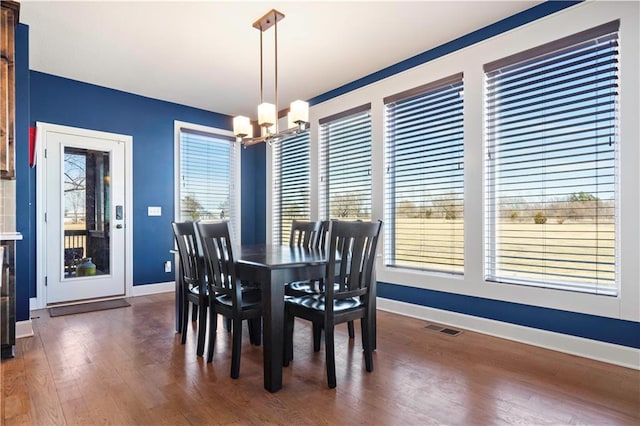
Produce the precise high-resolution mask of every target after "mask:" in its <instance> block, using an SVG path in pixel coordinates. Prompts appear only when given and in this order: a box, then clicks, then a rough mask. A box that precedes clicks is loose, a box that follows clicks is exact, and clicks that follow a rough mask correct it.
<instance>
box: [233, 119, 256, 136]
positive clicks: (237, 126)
mask: <svg viewBox="0 0 640 426" xmlns="http://www.w3.org/2000/svg"><path fill="white" fill-rule="evenodd" d="M233 134H234V135H236V136H239V137H241V138H252V137H253V126H252V125H251V120H249V117H244V116H242V115H239V116H237V117H234V118H233Z"/></svg>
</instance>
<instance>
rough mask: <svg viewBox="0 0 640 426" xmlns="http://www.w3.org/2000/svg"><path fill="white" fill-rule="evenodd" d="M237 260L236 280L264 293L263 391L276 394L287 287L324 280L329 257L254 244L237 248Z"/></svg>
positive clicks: (178, 309)
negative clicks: (247, 283) (257, 288)
mask: <svg viewBox="0 0 640 426" xmlns="http://www.w3.org/2000/svg"><path fill="white" fill-rule="evenodd" d="M234 258H235V263H236V277H237V279H238V280H240V281H245V282H249V283H256V284H259V285H260V287H261V289H262V305H263V326H262V330H263V339H262V342H263V369H264V388H265V389H266V390H268V391H269V392H277V391H278V390H280V389H281V388H282V351H283V343H284V342H283V338H284V287H285V286H284V285H285V283H288V282H292V281H303V280H313V279H320V278H322V277H323V275H324V273H325V268H326V264H327V256H326V254H324V253H323V252H322V250H320V249H312V248H303V247H291V246H288V245H275V244H252V245H242V246H238V247H234ZM178 276H180V273H178ZM180 281H181V280H176V330H177V331H180V318H182V306H183V304H182V291H181V287H180V286H181V285H182V284H181V282H180Z"/></svg>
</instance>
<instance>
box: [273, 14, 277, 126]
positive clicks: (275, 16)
mask: <svg viewBox="0 0 640 426" xmlns="http://www.w3.org/2000/svg"><path fill="white" fill-rule="evenodd" d="M273 18H274V19H275V21H276V22H275V28H274V29H275V61H274V62H275V68H276V69H275V102H276V123H275V125H276V133H278V16H277V14H276V13H275V12H274V13H273Z"/></svg>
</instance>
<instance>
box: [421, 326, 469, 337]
mask: <svg viewBox="0 0 640 426" xmlns="http://www.w3.org/2000/svg"><path fill="white" fill-rule="evenodd" d="M425 328H426V329H427V330H431V331H436V332H438V333H444V334H447V335H449V336H457V335H459V334H460V333H462V331H461V330H456V329H454V328H448V327H443V326H441V325H438V324H427V325H426V326H425Z"/></svg>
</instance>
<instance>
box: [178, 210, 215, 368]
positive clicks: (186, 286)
mask: <svg viewBox="0 0 640 426" xmlns="http://www.w3.org/2000/svg"><path fill="white" fill-rule="evenodd" d="M171 227H172V228H173V235H174V237H175V240H176V244H177V246H178V257H179V258H180V274H181V275H180V277H178V279H179V280H181V282H180V283H179V285H180V287H181V288H182V301H183V302H182V318H181V319H180V333H181V343H182V344H183V345H184V344H185V342H186V341H187V325H188V323H189V307H191V309H192V317H191V319H192V321H195V320H196V319H198V346H197V349H196V353H197V354H198V356H202V355H203V353H204V343H205V338H206V328H207V307H208V306H209V296H208V289H207V285H206V284H205V282H204V281H205V279H204V277H205V276H204V264H203V262H202V260H201V257H200V255H199V252H198V241H197V238H196V233H195V229H194V227H193V222H190V221H187V222H172V223H171Z"/></svg>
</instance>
